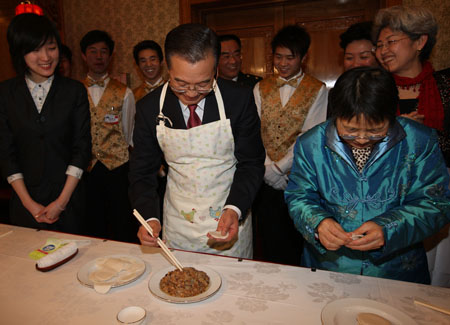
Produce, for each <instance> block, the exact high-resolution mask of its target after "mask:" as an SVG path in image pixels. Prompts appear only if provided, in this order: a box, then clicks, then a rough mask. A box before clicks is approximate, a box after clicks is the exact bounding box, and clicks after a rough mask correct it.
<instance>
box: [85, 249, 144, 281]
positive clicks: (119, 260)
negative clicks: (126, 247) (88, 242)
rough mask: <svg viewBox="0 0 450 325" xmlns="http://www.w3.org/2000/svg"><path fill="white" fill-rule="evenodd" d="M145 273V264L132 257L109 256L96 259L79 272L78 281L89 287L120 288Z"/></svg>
mask: <svg viewBox="0 0 450 325" xmlns="http://www.w3.org/2000/svg"><path fill="white" fill-rule="evenodd" d="M144 272H145V262H144V261H143V260H141V259H140V258H138V257H135V256H132V255H109V256H104V257H99V258H96V259H94V260H92V261H90V262H88V263H86V264H85V265H83V267H82V268H81V269H80V270H79V271H78V274H77V277H78V281H80V282H81V283H82V284H84V285H85V286H88V287H94V286H95V285H109V286H111V287H113V288H114V287H119V286H123V285H125V284H128V283H130V282H133V281H135V280H136V279H138V278H139V277H140V276H141V275H142V274H143V273H144Z"/></svg>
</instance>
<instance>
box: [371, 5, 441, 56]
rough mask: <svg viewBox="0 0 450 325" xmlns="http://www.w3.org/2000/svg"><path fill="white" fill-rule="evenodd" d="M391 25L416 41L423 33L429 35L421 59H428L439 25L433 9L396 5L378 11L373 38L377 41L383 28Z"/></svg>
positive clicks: (393, 29) (391, 27) (393, 28)
mask: <svg viewBox="0 0 450 325" xmlns="http://www.w3.org/2000/svg"><path fill="white" fill-rule="evenodd" d="M386 27H389V28H390V29H391V30H392V31H401V32H403V33H405V34H406V35H408V37H409V38H410V39H411V40H413V41H415V40H417V39H419V38H420V36H422V35H427V36H428V40H427V43H426V44H425V46H424V47H423V49H422V51H421V52H420V55H419V58H420V61H422V62H423V61H425V60H427V59H428V58H429V57H430V55H431V51H432V50H433V47H434V45H435V44H436V35H437V31H438V25H437V22H436V19H435V18H434V16H433V14H432V13H431V11H429V10H428V9H425V8H421V7H403V6H394V7H390V8H386V9H381V10H380V11H378V13H377V15H376V17H375V20H374V27H373V32H372V36H373V40H374V42H376V41H377V39H378V36H379V35H380V32H381V30H382V29H383V28H386Z"/></svg>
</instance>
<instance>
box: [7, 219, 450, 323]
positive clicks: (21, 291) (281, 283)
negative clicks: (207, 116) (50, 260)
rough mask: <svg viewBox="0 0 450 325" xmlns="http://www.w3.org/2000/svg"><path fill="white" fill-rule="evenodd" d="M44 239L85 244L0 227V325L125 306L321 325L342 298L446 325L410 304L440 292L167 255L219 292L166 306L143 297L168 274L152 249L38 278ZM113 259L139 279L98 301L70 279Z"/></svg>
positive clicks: (71, 318) (103, 244)
mask: <svg viewBox="0 0 450 325" xmlns="http://www.w3.org/2000/svg"><path fill="white" fill-rule="evenodd" d="M9 230H12V232H11V233H9V234H6V235H4V236H2V234H5V233H7V232H8V231H9ZM49 237H57V238H61V239H74V240H83V239H89V238H86V237H80V236H73V235H69V234H62V233H54V232H47V231H36V230H33V229H27V228H20V227H13V226H9V225H2V224H0V323H1V324H8V325H14V324H21V325H22V324H45V325H50V324H57V325H61V324H116V314H117V312H118V311H119V310H121V309H122V308H124V307H126V306H132V305H137V306H141V307H144V308H145V309H146V310H147V313H148V317H147V322H146V324H165V325H170V324H174V325H175V324H176V325H179V324H202V325H209V324H211V325H212V324H222V325H227V324H230V325H231V324H233V325H234V324H237V325H240V324H321V311H322V309H323V308H324V306H325V305H326V304H327V303H329V302H331V301H334V300H336V299H340V298H350V297H351V298H366V299H372V300H376V301H379V302H382V303H386V304H388V305H390V306H393V307H394V308H396V309H398V310H400V311H402V312H404V313H406V314H408V315H409V316H410V317H412V318H414V319H415V320H416V321H417V322H418V323H419V324H424V325H425V324H427V325H428V324H450V316H447V315H445V314H442V313H439V312H436V311H432V310H428V309H426V308H424V307H420V306H416V305H414V303H413V299H414V298H421V299H423V300H426V301H428V302H430V303H434V304H438V305H440V306H442V307H445V308H450V289H447V288H440V287H434V286H426V285H419V284H412V283H407V282H400V281H391V280H385V279H379V278H372V277H365V276H357V275H351V274H344V273H333V272H326V271H319V270H318V271H311V270H310V269H306V268H299V267H291V266H284V265H278V264H271V263H262V262H256V261H248V260H244V261H240V260H238V259H234V258H227V257H220V256H213V255H204V254H196V253H189V252H183V251H175V252H174V253H175V255H176V257H177V258H178V259H179V260H180V262H181V263H183V264H186V265H187V264H197V265H204V266H207V267H209V268H211V269H214V270H215V271H217V272H218V273H219V274H220V275H221V277H222V286H221V288H220V289H219V291H218V292H217V293H216V294H215V295H214V296H212V297H210V298H208V299H207V300H204V301H202V302H196V303H191V304H183V305H180V304H171V303H167V302H164V301H162V300H160V299H157V298H156V297H154V296H153V295H152V294H151V293H150V291H149V289H148V282H149V279H150V277H151V276H152V274H154V273H155V272H157V271H159V270H161V269H163V268H167V267H168V266H169V262H168V261H167V260H166V259H165V257H164V256H163V255H161V251H160V249H157V248H144V247H141V246H138V245H132V244H125V243H120V242H113V241H104V240H101V239H90V241H91V242H90V244H89V245H86V246H84V247H81V248H80V249H79V253H78V254H77V256H75V258H74V259H73V260H71V261H70V262H68V263H66V264H65V265H63V266H61V267H59V268H57V269H54V270H52V271H50V272H46V273H43V272H39V271H37V270H36V269H35V261H33V260H31V259H30V258H29V257H28V253H30V252H31V251H32V250H34V249H37V248H39V247H41V246H42V245H43V244H44V243H45V242H46V239H47V238H49ZM113 254H130V255H133V256H138V257H139V258H141V259H142V260H144V261H145V263H146V271H145V273H144V274H143V275H142V276H141V277H140V278H139V279H138V280H136V281H135V282H133V283H130V284H127V285H125V286H122V287H117V288H113V289H111V291H109V292H108V293H107V294H105V295H102V294H98V293H96V292H95V291H94V290H93V289H91V288H88V287H86V286H84V285H82V284H80V282H79V281H78V280H77V272H78V270H80V268H81V267H82V266H83V265H85V264H86V263H88V262H89V261H91V260H93V259H95V258H97V257H101V256H105V255H113Z"/></svg>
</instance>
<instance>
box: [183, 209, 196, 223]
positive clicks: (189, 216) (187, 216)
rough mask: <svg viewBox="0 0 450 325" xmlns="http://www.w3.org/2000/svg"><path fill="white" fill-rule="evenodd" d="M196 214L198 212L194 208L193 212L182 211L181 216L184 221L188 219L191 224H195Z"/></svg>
mask: <svg viewBox="0 0 450 325" xmlns="http://www.w3.org/2000/svg"><path fill="white" fill-rule="evenodd" d="M195 212H197V211H196V210H195V209H194V208H192V211H191V212H184V211H183V210H181V215H182V216H183V217H184V219H186V220H187V221H189V222H190V223H194V214H195Z"/></svg>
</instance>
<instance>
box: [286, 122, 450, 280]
mask: <svg viewBox="0 0 450 325" xmlns="http://www.w3.org/2000/svg"><path fill="white" fill-rule="evenodd" d="M448 184H449V176H448V172H447V169H446V167H445V163H444V160H443V157H442V153H441V151H440V149H439V146H438V140H437V135H436V133H435V131H434V130H432V129H430V128H428V127H426V126H423V125H421V124H419V123H416V122H414V121H412V120H409V119H405V118H402V117H398V118H397V120H396V122H395V124H394V125H393V126H392V127H391V128H390V129H389V132H388V136H387V137H386V138H385V139H384V140H383V141H381V142H379V143H378V144H377V145H375V147H374V149H373V151H372V154H371V156H370V158H369V160H368V161H367V163H366V165H365V167H364V169H363V170H362V172H361V173H360V172H359V171H358V168H357V167H356V164H355V163H354V159H353V155H352V153H351V149H350V148H349V147H348V146H347V145H345V144H344V142H342V141H341V140H340V138H339V136H338V134H337V131H336V127H335V125H334V121H330V120H329V121H326V122H324V123H322V124H320V125H318V126H316V127H315V128H313V129H311V130H310V131H309V132H307V133H305V134H304V135H302V136H301V137H300V138H299V139H298V140H297V143H296V145H295V154H294V162H293V166H292V170H291V174H290V177H289V184H288V187H287V189H286V191H285V199H286V202H287V204H288V208H289V212H290V215H291V217H292V219H293V220H294V224H295V226H296V228H297V229H298V230H299V231H300V232H301V234H302V235H303V237H304V238H305V240H306V243H305V247H304V254H303V256H302V262H303V265H304V266H307V267H315V268H320V269H326V270H330V271H338V272H346V273H353V274H362V275H369V276H376V277H383V278H390V279H397V280H403V281H412V282H419V283H429V281H430V279H429V274H428V267H427V261H426V255H425V251H424V249H423V246H422V240H423V239H425V238H426V237H428V236H430V235H431V234H433V233H435V232H436V231H438V230H439V229H440V228H442V227H443V226H444V225H445V224H447V223H448V222H450V191H449V190H448ZM325 218H334V219H335V220H336V221H337V222H338V223H339V224H340V225H341V226H342V228H343V229H344V230H345V231H347V232H351V231H353V230H355V229H356V228H358V227H359V226H361V225H362V224H363V223H364V222H366V221H369V220H371V221H374V222H375V223H377V224H378V225H380V226H382V227H383V233H384V237H385V245H384V246H383V247H382V248H380V249H377V250H372V251H367V252H361V251H356V250H351V249H349V248H346V247H341V248H340V249H338V250H336V251H328V250H326V249H325V248H324V247H323V246H322V245H321V243H320V241H318V240H317V239H315V237H314V232H315V229H316V227H317V226H318V225H319V223H320V222H321V221H322V220H323V219H325Z"/></svg>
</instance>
